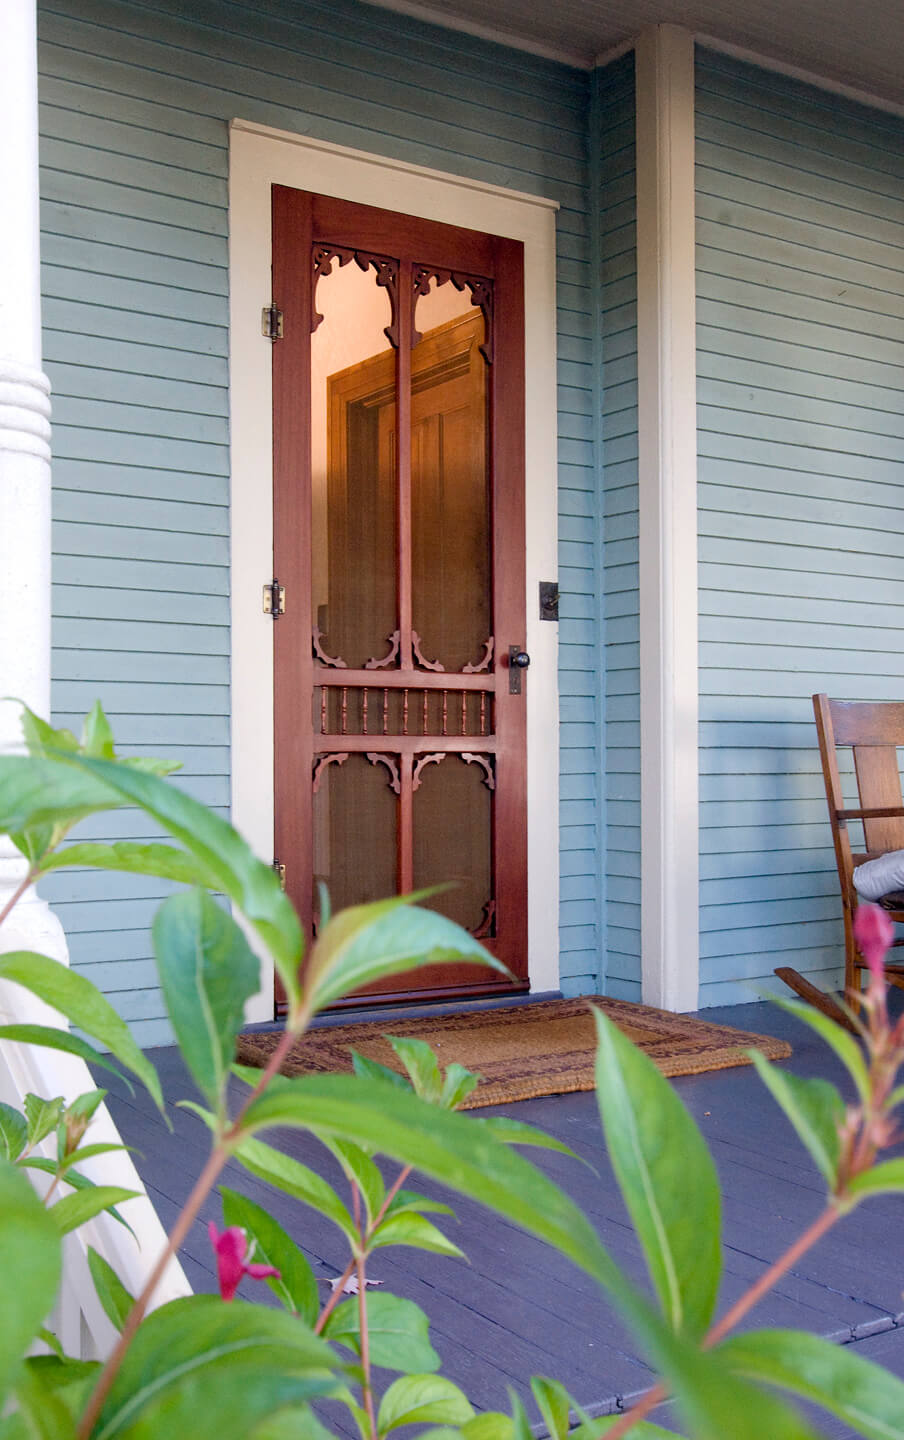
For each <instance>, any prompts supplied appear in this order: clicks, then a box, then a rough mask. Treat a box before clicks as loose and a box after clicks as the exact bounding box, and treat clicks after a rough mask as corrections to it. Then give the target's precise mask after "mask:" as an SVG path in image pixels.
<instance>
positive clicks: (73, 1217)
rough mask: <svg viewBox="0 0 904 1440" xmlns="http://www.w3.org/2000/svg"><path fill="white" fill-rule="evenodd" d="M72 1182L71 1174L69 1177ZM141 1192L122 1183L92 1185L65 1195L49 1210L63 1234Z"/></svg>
mask: <svg viewBox="0 0 904 1440" xmlns="http://www.w3.org/2000/svg"><path fill="white" fill-rule="evenodd" d="M67 1178H68V1179H69V1183H70V1184H71V1183H72V1181H71V1176H70V1177H67ZM139 1193H140V1192H139V1191H138V1190H124V1189H123V1188H122V1186H121V1185H92V1186H91V1188H90V1189H84V1190H77V1191H76V1192H75V1194H74V1195H64V1196H63V1198H62V1200H58V1201H57V1202H56V1204H55V1205H52V1206H51V1208H50V1210H49V1211H48V1212H47V1213H48V1214H49V1216H50V1218H51V1220H52V1221H53V1223H54V1224H55V1225H56V1227H57V1229H58V1231H59V1233H60V1234H61V1235H67V1234H68V1233H69V1231H70V1230H77V1229H78V1227H79V1225H84V1223H85V1221H86V1220H93V1219H94V1216H95V1215H100V1214H101V1213H102V1211H104V1210H112V1208H113V1206H114V1205H119V1204H120V1203H121V1202H122V1201H123V1200H133V1199H134V1198H135V1196H136V1195H138V1194H139Z"/></svg>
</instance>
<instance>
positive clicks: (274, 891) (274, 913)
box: [0, 755, 304, 1007]
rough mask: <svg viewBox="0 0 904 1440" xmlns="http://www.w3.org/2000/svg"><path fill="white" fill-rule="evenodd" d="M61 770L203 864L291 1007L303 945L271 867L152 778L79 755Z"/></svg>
mask: <svg viewBox="0 0 904 1440" xmlns="http://www.w3.org/2000/svg"><path fill="white" fill-rule="evenodd" d="M61 768H65V769H69V768H71V769H73V770H75V771H77V772H78V773H79V774H81V775H84V776H85V778H86V779H90V780H92V781H95V782H97V783H99V784H101V785H102V786H104V787H106V788H107V789H108V790H109V791H110V792H112V793H114V794H115V795H116V796H117V797H118V803H120V804H121V803H124V802H129V803H131V804H134V805H139V806H140V807H141V809H142V810H144V811H145V812H146V813H147V814H148V815H151V816H153V818H154V819H155V820H156V821H157V822H158V824H159V825H161V826H162V827H163V829H164V830H166V831H167V832H168V833H169V834H170V835H172V836H173V837H174V839H176V840H178V841H180V843H181V844H182V845H184V846H185V848H186V850H188V851H190V853H191V854H192V855H193V856H195V858H196V859H198V860H200V861H201V862H202V863H203V865H204V867H205V869H206V871H207V872H208V873H209V875H210V877H211V879H212V881H213V882H215V884H216V888H217V889H219V890H222V891H223V893H224V894H225V895H228V897H229V899H230V900H232V901H233V903H234V904H235V905H236V906H237V907H238V908H239V910H241V912H242V914H243V915H244V916H245V918H246V919H247V920H248V921H249V922H250V923H251V924H252V925H253V926H254V928H255V930H257V932H258V934H259V935H260V936H261V938H262V939H263V941H264V942H265V944H266V945H267V948H268V949H269V951H270V953H271V955H272V956H273V960H274V963H275V965H276V968H277V970H278V972H279V976H280V979H281V980H282V982H283V985H284V986H285V988H286V992H287V994H288V996H289V999H290V1004H291V1006H293V1007H294V1003H295V1001H296V1000H297V996H298V966H299V964H300V962H301V957H302V951H303V944H304V942H303V937H302V933H301V926H300V924H299V921H298V916H297V915H296V914H295V911H294V909H293V908H292V905H291V902H290V901H289V899H288V897H287V896H286V895H285V894H284V893H283V890H282V887H281V886H280V883H279V879H278V877H277V875H276V874H275V872H274V871H273V869H272V868H271V866H269V865H265V864H264V862H263V861H262V860H258V858H257V856H256V855H255V854H254V853H253V851H252V850H251V848H250V846H249V845H248V844H247V843H246V841H244V840H243V839H242V837H241V836H240V835H239V834H238V832H237V831H236V830H234V829H233V828H232V826H231V825H229V824H228V823H227V822H226V821H225V820H222V819H221V818H220V816H219V815H215V814H213V812H212V811H210V810H208V809H207V807H206V806H204V805H202V804H201V803H200V801H198V800H195V799H193V798H192V797H191V796H190V795H187V794H186V793H185V791H184V790H180V789H179V788H178V786H176V785H173V784H172V783H171V782H170V781H167V780H162V779H160V778H159V777H158V776H156V775H151V774H146V773H144V772H142V771H140V770H138V769H135V768H133V767H130V766H127V765H124V764H120V763H117V762H115V761H110V760H94V759H90V758H88V757H87V756H82V755H71V756H67V757H66V759H65V765H64V766H63V767H61ZM0 795H2V791H0ZM0 818H2V809H0Z"/></svg>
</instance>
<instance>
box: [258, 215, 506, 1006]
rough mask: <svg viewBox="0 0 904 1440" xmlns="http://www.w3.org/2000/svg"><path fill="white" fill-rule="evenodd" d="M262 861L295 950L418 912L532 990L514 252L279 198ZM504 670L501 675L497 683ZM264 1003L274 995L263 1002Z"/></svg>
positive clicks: (485, 988)
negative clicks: (296, 935)
mask: <svg viewBox="0 0 904 1440" xmlns="http://www.w3.org/2000/svg"><path fill="white" fill-rule="evenodd" d="M273 299H274V304H275V305H276V306H277V307H278V308H279V310H280V311H281V312H282V337H281V338H280V339H278V340H276V341H275V342H274V348H273V406H274V536H275V538H274V571H275V575H276V577H277V580H278V584H279V585H280V586H281V587H284V589H285V610H284V613H282V614H280V615H278V617H277V618H276V620H275V665H276V679H275V687H276V689H275V709H276V735H275V786H276V837H275V838H276V854H277V856H278V857H279V860H280V861H281V862H282V863H283V864H284V865H285V867H286V872H285V873H286V885H287V889H288V891H289V894H290V895H291V897H292V899H293V901H294V902H295V904H296V906H297V908H298V911H299V913H300V914H301V916H302V918H303V921H304V923H305V925H306V927H307V930H308V933H309V934H310V933H311V932H312V931H313V930H314V928H315V927H316V909H317V899H316V895H317V882H320V881H322V882H323V883H324V884H325V885H326V887H327V889H328V891H329V894H330V898H331V902H332V905H333V907H334V908H338V907H340V906H345V905H350V904H356V903H359V902H362V901H365V900H374V899H380V898H382V897H384V896H387V895H392V894H395V893H399V892H406V891H409V890H412V889H420V888H421V887H423V886H429V885H435V884H440V883H442V882H446V881H448V882H451V885H452V888H450V889H449V890H447V891H445V892H444V893H442V894H440V895H437V896H435V897H433V898H431V899H430V900H429V901H428V902H426V903H428V904H430V905H432V906H434V907H435V908H437V909H439V910H441V911H442V912H443V913H445V914H447V915H449V916H451V917H452V918H453V919H455V920H457V921H458V922H459V923H460V924H462V925H463V926H464V927H465V928H466V929H467V930H469V931H471V933H472V934H474V935H477V936H479V937H480V938H481V939H482V940H483V942H484V943H485V944H486V946H487V948H488V949H490V950H492V951H493V952H494V954H496V955H497V956H498V957H499V959H501V960H502V961H503V962H504V964H505V965H507V966H508V968H509V970H510V971H511V972H512V976H513V978H512V979H511V980H506V979H503V978H502V977H500V976H498V975H497V974H496V973H495V972H492V971H488V970H486V969H484V968H482V967H479V966H473V965H462V964H453V963H448V964H442V965H434V966H430V967H427V968H425V969H422V970H419V971H414V972H412V973H409V974H407V975H406V976H405V977H404V980H403V981H401V982H400V981H398V980H393V981H391V982H388V983H386V984H384V985H382V986H377V987H374V989H373V990H371V991H370V992H368V993H369V994H376V995H377V996H378V997H379V998H389V996H390V995H392V996H394V997H396V998H397V997H398V996H399V995H400V994H404V995H406V996H407V995H415V994H417V995H420V996H422V997H423V996H425V995H426V994H432V995H441V994H454V993H471V994H478V993H493V992H495V991H512V990H518V989H526V988H527V903H526V902H527V827H526V820H527V806H526V748H525V747H526V725H525V692H526V687H527V680H526V670H525V669H524V668H522V667H523V666H524V665H525V664H526V662H527V657H526V655H525V654H524V641H525V624H524V590H525V572H524V309H523V307H524V281H523V252H522V246H521V245H520V244H519V243H517V242H515V241H511V240H505V239H502V238H499V237H496V236H491V235H484V234H480V233H478V232H476V231H471V230H464V229H460V228H458V227H455V226H449V225H441V224H437V223H435V222H431V221H425V220H419V219H415V218H413V217H411V216H406V215H397V214H393V213H392V212H390V211H384V210H379V209H375V208H373V207H370V206H363V205H356V204H352V203H349V202H345V201H338V200H334V199H330V198H327V197H324V196H319V195H310V194H306V193H303V192H301V191H298V190H292V189H288V188H285V187H280V186H274V188H273ZM513 657H514V660H513ZM277 998H278V999H280V997H279V996H278V997H277Z"/></svg>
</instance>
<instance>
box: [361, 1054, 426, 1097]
mask: <svg viewBox="0 0 904 1440" xmlns="http://www.w3.org/2000/svg"><path fill="white" fill-rule="evenodd" d="M349 1054H350V1055H351V1057H352V1069H353V1070H354V1072H355V1074H356V1075H357V1076H358V1077H359V1078H360V1079H361V1080H376V1081H378V1082H384V1083H387V1084H389V1085H393V1086H394V1087H395V1089H396V1090H410V1089H411V1081H410V1080H407V1079H406V1078H405V1076H404V1075H400V1074H399V1072H398V1070H391V1069H390V1068H389V1066H388V1065H381V1064H380V1062H379V1061H378V1060H369V1059H368V1058H367V1056H366V1055H359V1054H358V1051H357V1050H351V1051H349Z"/></svg>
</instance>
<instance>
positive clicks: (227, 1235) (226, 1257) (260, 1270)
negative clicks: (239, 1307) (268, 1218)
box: [207, 1220, 280, 1300]
mask: <svg viewBox="0 0 904 1440" xmlns="http://www.w3.org/2000/svg"><path fill="white" fill-rule="evenodd" d="M207 1233H208V1235H209V1236H210V1243H211V1245H212V1246H213V1248H214V1254H215V1255H216V1257H217V1279H218V1280H219V1282H220V1294H221V1295H222V1297H223V1299H224V1300H231V1299H232V1298H233V1296H234V1295H235V1292H236V1290H238V1288H239V1281H240V1280H241V1278H242V1276H243V1275H250V1277H251V1279H252V1280H266V1279H267V1277H268V1276H272V1277H273V1279H274V1280H278V1279H279V1278H280V1277H279V1271H278V1270H274V1268H273V1266H272V1265H252V1264H250V1263H249V1261H250V1258H251V1255H252V1254H253V1247H249V1245H248V1236H247V1235H246V1233H245V1231H244V1230H243V1229H242V1228H241V1226H240V1225H230V1226H229V1227H228V1228H227V1229H226V1230H224V1231H223V1233H222V1235H221V1234H220V1232H219V1231H218V1230H217V1227H216V1225H215V1224H214V1223H213V1221H212V1220H211V1222H210V1224H209V1225H208V1227H207Z"/></svg>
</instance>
